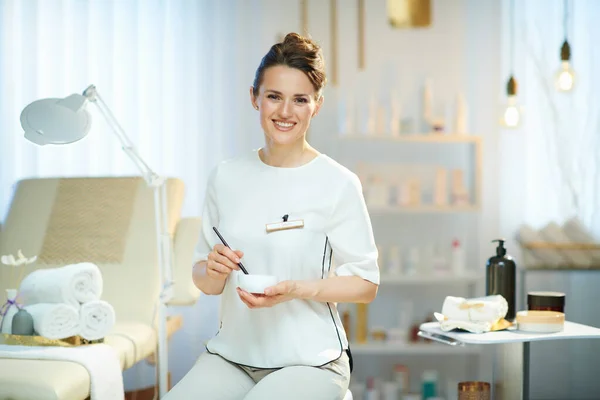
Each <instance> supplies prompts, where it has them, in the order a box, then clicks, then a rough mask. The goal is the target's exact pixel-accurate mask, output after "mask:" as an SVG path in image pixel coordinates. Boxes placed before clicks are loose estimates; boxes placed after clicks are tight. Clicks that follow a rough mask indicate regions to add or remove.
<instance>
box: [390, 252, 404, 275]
mask: <svg viewBox="0 0 600 400" xmlns="http://www.w3.org/2000/svg"><path fill="white" fill-rule="evenodd" d="M387 272H388V274H390V275H401V274H402V258H401V257H400V249H399V248H398V246H397V245H392V246H390V249H389V253H388V260H387Z"/></svg>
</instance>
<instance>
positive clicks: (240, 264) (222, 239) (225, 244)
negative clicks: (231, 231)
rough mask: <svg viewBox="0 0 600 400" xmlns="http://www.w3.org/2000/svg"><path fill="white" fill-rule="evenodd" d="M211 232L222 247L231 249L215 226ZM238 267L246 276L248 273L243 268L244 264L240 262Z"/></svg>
mask: <svg viewBox="0 0 600 400" xmlns="http://www.w3.org/2000/svg"><path fill="white" fill-rule="evenodd" d="M213 231H215V233H216V234H217V236H218V237H219V239H221V242H223V245H224V246H225V247H228V248H230V249H231V247H230V246H229V245H228V244H227V242H226V241H225V238H223V236H221V234H220V233H219V230H218V229H217V228H216V227H215V226H213ZM238 267H240V269H241V270H242V272H243V273H244V274H246V275H248V271H246V268H245V267H244V264H242V262H241V261H240V262H239V263H238Z"/></svg>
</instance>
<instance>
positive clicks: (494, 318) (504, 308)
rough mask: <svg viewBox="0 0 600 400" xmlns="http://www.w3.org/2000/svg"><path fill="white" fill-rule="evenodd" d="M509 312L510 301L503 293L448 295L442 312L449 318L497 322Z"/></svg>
mask: <svg viewBox="0 0 600 400" xmlns="http://www.w3.org/2000/svg"><path fill="white" fill-rule="evenodd" d="M507 312H508V303H507V302H506V299H505V298H504V297H502V296H501V295H495V296H486V297H479V298H474V299H465V298H463V297H453V296H447V297H446V299H445V300H444V304H443V306H442V314H443V315H444V316H445V317H446V318H447V319H448V320H455V321H468V322H488V323H490V324H492V325H493V324H495V323H496V322H498V320H500V319H501V318H504V317H505V316H506V313H507Z"/></svg>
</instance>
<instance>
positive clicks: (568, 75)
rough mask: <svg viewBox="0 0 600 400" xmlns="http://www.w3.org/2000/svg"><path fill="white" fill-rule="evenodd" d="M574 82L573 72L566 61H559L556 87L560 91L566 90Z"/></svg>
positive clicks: (570, 87) (568, 89) (570, 88)
mask: <svg viewBox="0 0 600 400" xmlns="http://www.w3.org/2000/svg"><path fill="white" fill-rule="evenodd" d="M574 84H575V73H574V72H573V68H571V64H570V63H569V62H568V61H562V62H561V63H560V70H558V72H557V73H556V88H557V89H558V90H559V91H561V92H568V91H570V90H572V89H573V85H574Z"/></svg>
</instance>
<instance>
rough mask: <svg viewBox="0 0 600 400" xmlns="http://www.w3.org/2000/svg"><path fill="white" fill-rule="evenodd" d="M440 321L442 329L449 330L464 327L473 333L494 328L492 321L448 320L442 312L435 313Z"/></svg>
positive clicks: (463, 328)
mask: <svg viewBox="0 0 600 400" xmlns="http://www.w3.org/2000/svg"><path fill="white" fill-rule="evenodd" d="M433 314H434V316H435V318H436V319H437V320H438V321H439V323H440V329H441V330H443V331H444V332H449V331H451V330H454V329H462V330H465V331H468V332H471V333H484V332H489V331H491V330H492V326H493V324H492V323H490V322H470V321H459V320H448V319H445V317H444V316H443V315H442V314H440V313H433Z"/></svg>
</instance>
